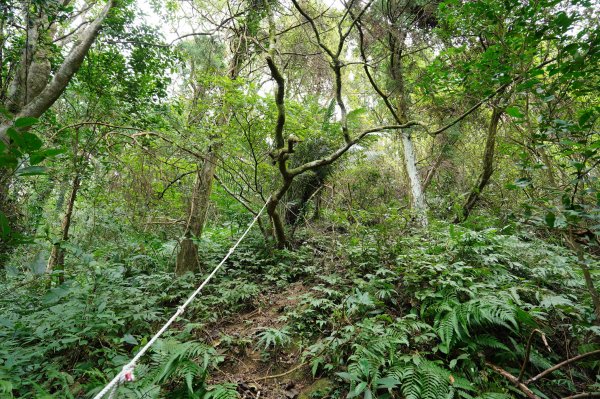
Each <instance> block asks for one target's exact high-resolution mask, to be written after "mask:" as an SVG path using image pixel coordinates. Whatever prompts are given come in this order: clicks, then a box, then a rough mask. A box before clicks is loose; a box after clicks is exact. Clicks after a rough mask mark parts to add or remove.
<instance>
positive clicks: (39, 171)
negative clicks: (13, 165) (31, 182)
mask: <svg viewBox="0 0 600 399" xmlns="http://www.w3.org/2000/svg"><path fill="white" fill-rule="evenodd" d="M16 174H17V176H36V175H43V174H46V168H45V167H43V166H28V167H26V168H21V169H19V170H17V173H16Z"/></svg>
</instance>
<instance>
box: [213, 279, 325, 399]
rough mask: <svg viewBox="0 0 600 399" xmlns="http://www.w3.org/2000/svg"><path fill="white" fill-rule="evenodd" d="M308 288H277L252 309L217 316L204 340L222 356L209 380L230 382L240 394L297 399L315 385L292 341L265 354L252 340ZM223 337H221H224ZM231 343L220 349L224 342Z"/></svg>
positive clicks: (278, 321)
mask: <svg viewBox="0 0 600 399" xmlns="http://www.w3.org/2000/svg"><path fill="white" fill-rule="evenodd" d="M308 291H309V287H306V286H305V285H303V283H302V282H297V283H294V284H291V285H290V286H289V287H286V288H285V289H283V290H282V291H280V292H276V293H268V294H264V295H261V297H260V298H259V300H258V305H257V306H256V307H255V309H254V310H252V311H250V312H246V313H240V314H238V315H236V316H234V317H230V318H228V319H227V320H222V321H220V322H219V323H217V324H216V325H214V326H213V327H212V328H210V329H209V331H208V333H207V334H208V342H212V344H213V346H214V347H216V348H218V349H219V350H220V352H221V353H222V355H224V357H225V361H224V363H223V364H222V365H221V366H220V367H219V370H218V372H217V373H215V375H214V377H213V378H212V380H211V383H213V384H219V383H234V384H237V387H238V392H239V393H240V397H241V398H242V399H259V398H263V399H282V398H285V399H296V398H303V397H308V393H309V392H310V391H312V390H313V389H315V385H316V386H319V385H320V384H323V383H324V381H322V380H316V381H315V380H314V379H313V378H312V376H311V375H310V372H309V371H308V369H307V365H306V364H304V363H302V359H301V353H302V350H301V349H300V348H298V347H297V346H295V345H291V347H290V348H289V349H287V350H284V349H282V350H280V351H277V352H276V353H271V354H270V355H269V356H268V357H266V356H265V353H264V351H262V350H261V348H259V347H256V346H255V345H253V343H254V342H256V341H257V340H258V337H259V334H260V332H262V331H265V330H266V329H269V328H281V327H283V325H284V324H285V323H284V321H283V320H282V316H283V315H284V313H285V310H286V309H290V308H293V307H295V306H297V305H298V301H299V298H300V297H301V295H302V294H305V293H307V292H308ZM224 337H225V339H224ZM225 340H227V341H228V342H234V344H233V345H232V344H229V345H228V347H227V348H225V345H224V341H225Z"/></svg>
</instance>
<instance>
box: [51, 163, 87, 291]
mask: <svg viewBox="0 0 600 399" xmlns="http://www.w3.org/2000/svg"><path fill="white" fill-rule="evenodd" d="M80 186H81V177H80V176H79V175H78V174H77V175H75V178H74V179H73V185H72V186H71V195H70V196H69V202H68V203H67V209H66V210H65V215H64V216H63V221H62V226H61V235H60V241H58V242H56V243H54V245H53V246H52V251H51V253H50V258H49V259H48V265H47V267H46V272H47V273H52V272H53V271H55V270H57V271H60V272H61V273H60V274H59V276H58V281H59V283H62V282H64V281H65V276H64V268H65V250H64V248H63V247H62V244H63V243H64V242H67V241H68V240H69V229H70V227H71V220H72V217H73V208H74V206H75V200H76V199H77V192H78V191H79V187H80Z"/></svg>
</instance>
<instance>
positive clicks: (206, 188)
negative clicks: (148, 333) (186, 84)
mask: <svg viewBox="0 0 600 399" xmlns="http://www.w3.org/2000/svg"><path fill="white" fill-rule="evenodd" d="M239 40H242V39H239ZM241 51H243V50H242V49H240V48H238V52H236V53H235V54H234V55H233V57H232V60H231V63H230V68H229V72H228V75H229V78H230V79H231V80H235V79H237V77H238V76H239V74H240V69H241V67H242V62H243V60H244V57H243V56H242V53H241ZM196 101H197V97H196ZM228 113H229V110H227V109H225V110H224V111H223V114H222V116H221V118H220V120H219V121H218V122H217V123H218V124H219V125H220V126H225V125H227V124H228V123H229V119H230V115H228ZM190 118H191V119H193V115H192V116H191V117H190ZM212 141H213V142H212V144H211V146H210V148H209V149H208V154H206V157H205V158H204V162H203V163H202V166H201V168H199V171H198V174H197V175H196V182H195V184H194V188H193V191H192V198H191V201H190V211H189V215H188V223H187V225H186V230H185V233H184V238H183V240H182V242H181V247H180V250H179V253H178V254H177V259H176V262H175V273H176V274H177V275H182V274H185V273H187V272H195V271H198V270H200V259H199V258H198V246H197V245H196V243H194V241H193V239H192V236H195V237H196V238H197V239H199V238H200V237H201V236H202V230H203V229H204V223H205V222H206V214H207V212H208V205H209V202H210V193H211V191H212V185H213V181H214V179H215V172H216V169H217V161H218V158H219V150H220V149H221V146H222V144H221V143H220V142H219V141H218V139H217V138H216V137H213V138H212Z"/></svg>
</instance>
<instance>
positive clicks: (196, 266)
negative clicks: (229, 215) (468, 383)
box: [175, 144, 219, 275]
mask: <svg viewBox="0 0 600 399" xmlns="http://www.w3.org/2000/svg"><path fill="white" fill-rule="evenodd" d="M218 149H219V145H218V144H214V145H213V146H211V148H210V149H209V151H208V154H207V156H206V158H205V159H204V163H203V164H202V168H200V169H199V170H198V172H197V174H196V182H195V183H194V189H193V192H192V198H191V201H190V211H189V216H188V222H187V225H186V229H185V233H184V239H183V241H182V242H181V248H180V250H179V253H178V254H177V261H176V264H175V273H176V274H178V275H182V274H185V273H187V272H196V271H198V270H200V261H199V259H198V246H197V245H196V243H194V241H193V237H196V238H200V237H201V236H202V230H203V229H204V223H205V222H206V214H207V212H208V205H209V200H210V193H211V191H212V184H213V180H214V177H215V170H216V167H217V152H218Z"/></svg>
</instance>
